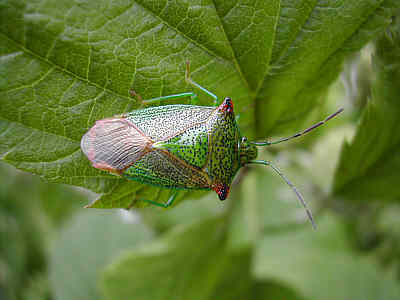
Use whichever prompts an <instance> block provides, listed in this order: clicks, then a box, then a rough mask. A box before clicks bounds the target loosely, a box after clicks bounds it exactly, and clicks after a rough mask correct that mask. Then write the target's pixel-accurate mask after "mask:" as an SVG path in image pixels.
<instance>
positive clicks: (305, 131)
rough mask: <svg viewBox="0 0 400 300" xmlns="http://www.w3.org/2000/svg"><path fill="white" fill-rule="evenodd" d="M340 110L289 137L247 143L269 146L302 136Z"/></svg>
mask: <svg viewBox="0 0 400 300" xmlns="http://www.w3.org/2000/svg"><path fill="white" fill-rule="evenodd" d="M342 111H343V108H340V109H339V110H338V111H336V112H334V113H333V114H331V115H329V116H328V117H327V118H326V119H325V120H323V121H319V122H318V123H316V124H314V125H312V126H311V127H308V128H307V129H304V130H303V131H300V132H298V133H296V134H294V135H292V136H289V137H286V138H282V139H279V140H277V141H273V142H270V141H263V142H249V143H250V144H253V145H256V146H269V145H275V144H279V143H282V142H286V141H288V140H291V139H294V138H297V137H299V136H302V135H304V134H306V133H308V132H310V131H311V130H313V129H315V128H317V127H319V126H321V125H323V124H325V123H326V122H328V121H329V120H330V119H332V118H334V117H336V116H337V115H338V114H340V113H341V112H342Z"/></svg>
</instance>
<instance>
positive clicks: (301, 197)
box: [248, 160, 317, 229]
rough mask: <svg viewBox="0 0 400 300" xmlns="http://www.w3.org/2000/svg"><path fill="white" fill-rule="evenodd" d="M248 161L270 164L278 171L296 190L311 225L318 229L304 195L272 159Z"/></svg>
mask: <svg viewBox="0 0 400 300" xmlns="http://www.w3.org/2000/svg"><path fill="white" fill-rule="evenodd" d="M248 163H250V164H258V165H265V166H270V167H271V168H272V169H273V170H274V171H275V172H276V173H278V175H279V176H281V178H282V179H283V180H284V181H285V182H286V183H287V184H288V185H289V186H290V187H291V188H292V190H293V191H294V192H295V194H296V196H297V198H298V199H299V200H300V203H301V204H302V205H303V207H304V209H305V210H306V214H307V217H308V219H309V220H310V222H311V225H312V227H313V228H314V229H317V225H316V224H315V222H314V218H313V216H312V213H311V210H310V209H309V208H308V205H307V203H306V201H305V200H304V198H303V196H302V195H301V194H300V192H299V191H298V190H297V188H296V187H295V186H294V184H293V183H292V182H291V181H290V180H289V179H288V178H287V177H286V176H285V175H284V174H283V173H282V172H281V170H279V169H278V167H276V166H275V165H273V164H272V163H271V162H270V161H266V160H251V161H249V162H248Z"/></svg>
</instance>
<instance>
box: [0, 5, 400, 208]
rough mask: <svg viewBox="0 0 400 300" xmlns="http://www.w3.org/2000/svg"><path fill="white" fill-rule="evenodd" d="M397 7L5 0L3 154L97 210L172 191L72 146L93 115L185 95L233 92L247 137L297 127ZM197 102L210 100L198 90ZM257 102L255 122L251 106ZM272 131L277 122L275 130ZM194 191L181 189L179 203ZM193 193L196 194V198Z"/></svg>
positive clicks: (1, 28)
mask: <svg viewBox="0 0 400 300" xmlns="http://www.w3.org/2000/svg"><path fill="white" fill-rule="evenodd" d="M395 5H397V6H398V3H397V2H396V1H389V0H385V1H383V0H380V1H378V0H363V1H360V0H357V1H356V0H351V1H339V2H338V1H316V0H312V1H311V0H308V1H305V0H282V1H277V0H274V1H232V2H226V1H214V2H212V1H190V3H188V2H186V1H167V0H164V1H115V2H109V1H87V2H71V1H66V0H65V1H54V0H46V1H31V2H29V3H26V2H24V1H22V0H9V1H3V2H2V4H1V6H0V57H1V59H0V74H1V76H0V78H1V80H0V118H1V121H0V157H1V158H2V159H3V160H4V161H7V162H8V163H10V164H12V165H14V166H16V167H17V168H19V169H22V170H26V171H29V172H32V173H35V174H39V175H41V176H42V177H44V178H46V179H47V180H49V181H51V182H59V183H60V182H61V183H68V184H72V185H77V186H82V187H85V188H88V189H90V190H92V191H94V192H96V193H99V194H102V196H101V198H100V200H99V201H98V202H97V203H95V204H93V207H102V208H110V207H124V208H127V207H131V206H141V205H142V203H143V202H141V201H135V200H137V199H138V198H140V197H141V196H142V194H144V195H149V194H150V195H151V199H149V200H157V201H164V202H165V201H166V200H167V198H168V193H163V192H160V193H158V192H157V190H156V189H154V188H151V187H147V186H143V185H140V184H137V183H132V182H127V181H125V180H122V179H120V178H119V177H116V176H112V175H110V174H108V173H106V172H102V171H99V170H96V169H94V168H92V167H91V166H90V164H89V162H88V161H87V159H86V158H85V157H84V156H83V154H82V152H81V150H80V145H79V142H80V139H81V137H82V135H83V134H84V133H85V132H86V131H87V130H88V128H90V127H91V126H92V125H93V124H94V122H95V121H96V120H98V119H102V118H105V117H110V116H113V115H115V114H120V113H122V112H126V111H129V110H132V109H134V108H137V107H138V106H139V104H138V102H137V101H136V100H135V99H132V98H131V97H130V96H129V89H130V88H131V87H134V89H135V90H136V92H138V93H139V94H141V95H142V96H143V97H144V98H151V97H157V96H161V95H168V94H173V93H178V92H182V91H188V90H191V89H193V88H192V87H189V86H187V85H186V83H185V82H184V68H185V61H186V60H190V62H191V67H192V77H193V79H194V80H196V81H198V82H199V83H201V85H202V86H204V87H206V88H208V89H210V90H212V91H213V92H214V93H216V94H217V95H218V96H219V97H223V96H226V95H230V96H232V98H233V99H234V101H235V110H236V112H237V113H240V115H241V117H240V123H241V127H242V131H243V133H245V134H247V135H250V136H254V132H255V125H257V126H258V128H257V132H258V134H259V135H261V136H265V134H266V133H269V132H272V131H275V130H276V129H277V128H281V126H280V124H281V125H282V126H284V127H285V128H286V127H293V126H296V124H297V123H296V122H294V121H296V120H297V121H299V122H300V121H301V120H302V119H301V118H300V116H304V117H306V115H307V114H306V113H307V112H308V111H310V110H311V108H312V107H313V106H314V105H315V104H316V101H317V98H318V96H319V95H321V93H322V92H323V91H324V90H325V88H326V87H327V85H328V84H329V83H330V82H331V81H332V80H333V79H334V78H335V77H336V76H337V74H338V72H339V70H340V65H341V62H342V60H343V59H344V57H345V56H346V55H347V54H348V53H351V52H353V51H355V50H358V49H359V48H360V47H361V46H362V45H364V44H365V43H366V42H367V41H368V40H370V38H371V37H372V36H373V35H374V34H376V32H378V31H380V30H382V28H384V27H385V26H386V24H387V23H388V20H389V17H390V16H391V15H392V12H393V6H395ZM197 92H198V93H199V94H200V100H201V101H200V102H201V103H202V104H211V103H212V101H211V99H208V98H207V97H205V95H204V94H203V93H202V92H201V91H199V90H197ZM255 106H257V110H258V112H257V116H256V118H254V114H255V113H254V109H255ZM278 125H279V126H278ZM189 194H190V195H191V194H192V193H186V194H185V193H182V194H181V196H180V199H179V200H182V199H183V198H186V197H187V196H188V195H189ZM195 197H197V195H195Z"/></svg>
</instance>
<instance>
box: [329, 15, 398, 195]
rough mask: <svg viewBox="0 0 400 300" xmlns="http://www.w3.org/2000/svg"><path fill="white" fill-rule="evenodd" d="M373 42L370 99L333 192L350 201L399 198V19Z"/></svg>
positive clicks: (345, 152) (347, 148)
mask: <svg viewBox="0 0 400 300" xmlns="http://www.w3.org/2000/svg"><path fill="white" fill-rule="evenodd" d="M396 20H397V21H396V24H394V25H393V26H391V27H390V30H389V31H388V32H387V34H385V35H382V37H381V38H380V39H379V40H378V42H377V45H376V55H375V56H374V60H373V62H374V65H375V69H376V73H377V79H376V81H375V82H374V83H373V90H372V99H371V100H370V101H369V102H368V104H367V107H366V109H365V111H364V113H363V115H362V119H361V122H360V124H359V126H358V129H357V133H356V135H355V137H354V138H353V140H352V141H351V143H348V142H346V143H345V144H344V145H343V149H342V153H341V159H340V164H339V165H338V168H337V171H336V174H335V182H334V193H335V194H336V195H340V196H344V197H346V198H347V199H349V200H350V201H352V200H356V199H357V200H364V201H367V200H371V199H379V200H383V199H386V200H399V199H400V190H399V189H398V186H397V185H398V183H399V182H400V174H399V172H398V170H399V168H400V151H399V147H400V101H399V99H400V85H399V82H400V20H399V18H397V19H396Z"/></svg>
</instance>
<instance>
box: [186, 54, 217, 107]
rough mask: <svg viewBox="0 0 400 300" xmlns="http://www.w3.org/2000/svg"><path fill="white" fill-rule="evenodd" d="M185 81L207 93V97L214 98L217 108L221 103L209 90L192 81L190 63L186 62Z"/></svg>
mask: <svg viewBox="0 0 400 300" xmlns="http://www.w3.org/2000/svg"><path fill="white" fill-rule="evenodd" d="M185 80H186V82H187V83H189V84H191V85H194V86H195V87H197V88H199V89H200V90H202V91H203V92H204V93H206V94H207V95H209V96H210V97H212V98H213V99H214V105H215V106H217V105H218V104H219V103H218V102H219V101H218V97H217V96H216V95H215V94H213V93H211V92H210V91H209V90H207V89H205V88H203V87H202V86H201V85H200V84H198V83H196V82H194V81H193V80H192V78H191V77H190V62H189V61H186V72H185Z"/></svg>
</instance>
